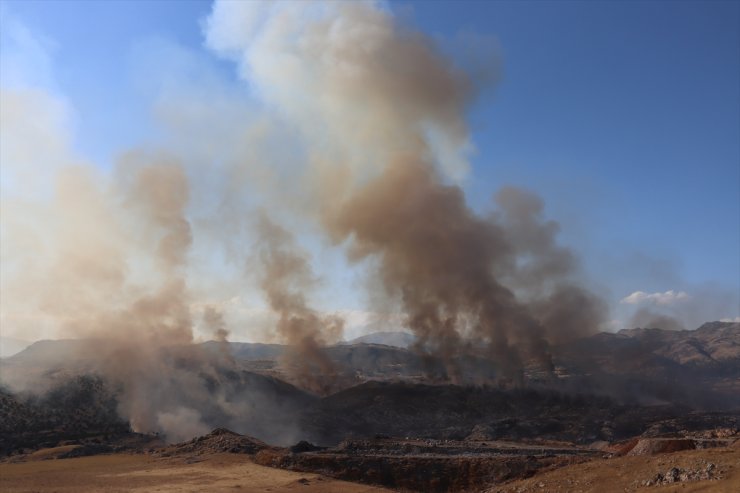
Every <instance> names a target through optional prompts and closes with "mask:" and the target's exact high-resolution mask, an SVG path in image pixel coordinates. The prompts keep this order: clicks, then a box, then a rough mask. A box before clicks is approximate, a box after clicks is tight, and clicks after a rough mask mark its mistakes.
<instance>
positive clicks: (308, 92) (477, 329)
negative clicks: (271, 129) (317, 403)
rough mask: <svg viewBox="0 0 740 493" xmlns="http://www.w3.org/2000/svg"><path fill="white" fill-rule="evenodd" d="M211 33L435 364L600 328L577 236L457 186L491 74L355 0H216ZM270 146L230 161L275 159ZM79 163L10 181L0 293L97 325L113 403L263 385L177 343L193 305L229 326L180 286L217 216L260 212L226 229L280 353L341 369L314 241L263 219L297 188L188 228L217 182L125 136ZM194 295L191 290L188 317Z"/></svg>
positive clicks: (330, 221)
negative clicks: (478, 204)
mask: <svg viewBox="0 0 740 493" xmlns="http://www.w3.org/2000/svg"><path fill="white" fill-rule="evenodd" d="M205 34H206V37H207V42H208V45H209V46H210V47H211V48H212V49H214V50H216V51H217V52H218V53H220V54H223V55H225V56H228V57H231V58H233V59H235V60H236V61H237V62H238V63H239V68H240V74H241V75H242V76H243V77H244V79H245V80H246V82H247V83H248V84H250V85H251V86H252V88H253V89H254V94H255V95H257V96H258V97H259V98H260V101H261V103H262V104H263V108H264V111H266V112H269V113H270V114H271V115H272V116H273V117H274V118H275V119H276V120H278V121H280V123H281V125H285V126H286V127H287V128H290V129H292V130H293V131H294V133H286V135H295V136H296V138H295V142H294V141H290V142H285V146H286V147H291V148H295V149H297V150H299V151H300V152H296V154H297V155H298V156H299V157H297V158H296V161H295V162H294V163H293V164H292V166H293V168H291V170H292V171H294V172H293V173H292V174H291V175H290V176H291V178H292V179H294V180H299V181H300V183H301V187H300V188H301V189H302V190H303V192H304V193H305V195H306V197H305V200H304V204H303V205H305V207H304V208H303V209H302V210H300V211H292V213H293V217H292V219H293V220H294V221H303V222H304V223H310V224H311V227H315V228H318V229H319V230H320V232H321V234H322V235H323V236H324V237H325V238H326V239H328V240H329V241H331V242H333V244H334V245H335V246H337V247H338V248H341V249H343V251H344V252H346V256H347V258H348V259H349V260H350V261H351V262H355V263H358V264H362V265H363V266H367V267H368V269H369V275H370V276H371V277H372V280H373V281H377V282H374V283H372V285H373V286H381V287H382V290H383V294H384V296H385V297H387V299H389V300H392V301H393V302H396V303H398V304H399V305H400V307H401V309H402V311H403V314H404V316H405V323H406V325H407V326H408V328H410V329H411V330H413V331H414V333H415V334H416V336H417V338H418V344H417V350H419V351H421V352H424V353H428V354H429V355H430V356H432V357H434V358H440V359H441V360H442V361H443V362H444V365H445V368H446V371H447V377H448V378H450V379H453V380H458V381H464V380H465V375H464V374H462V372H461V370H460V368H459V365H458V361H459V359H460V358H464V357H465V356H468V355H471V354H474V355H476V356H483V357H485V358H487V359H489V360H491V361H492V362H493V363H494V365H495V366H496V367H497V368H498V370H499V371H500V373H501V374H502V375H507V376H511V377H518V376H519V375H520V373H521V371H522V368H523V365H524V364H525V362H528V361H532V360H534V361H536V362H538V363H539V364H540V365H541V366H542V367H544V368H549V367H550V366H551V361H550V350H549V348H550V346H551V345H552V344H553V343H562V342H564V341H567V340H568V339H570V338H573V337H576V336H579V335H583V334H585V333H588V332H589V331H595V330H596V329H597V328H598V327H599V324H600V323H601V320H602V313H603V307H602V304H601V302H600V301H599V300H597V299H596V298H595V297H594V296H593V295H591V294H589V293H588V292H587V291H585V290H583V289H582V288H580V287H579V286H578V285H577V283H576V274H577V272H576V271H577V261H576V259H575V256H574V254H573V253H572V252H570V251H569V250H567V249H565V248H563V247H561V246H559V245H558V244H557V242H556V240H555V237H556V234H557V232H558V226H557V224H556V223H554V222H552V221H547V220H545V219H544V218H543V204H542V202H541V200H540V199H539V198H538V197H536V196H535V195H533V194H531V193H529V192H526V191H522V190H519V189H514V188H505V189H503V190H501V191H500V192H499V194H498V195H496V198H495V205H496V208H495V211H494V212H492V213H490V214H489V215H487V216H483V215H481V214H479V213H476V212H475V211H473V210H472V209H471V208H470V206H469V205H468V204H467V202H466V198H465V195H464V192H463V189H462V186H461V185H460V183H461V181H462V180H463V179H464V176H465V174H466V172H467V170H468V161H467V157H468V156H469V154H470V153H471V152H472V150H473V147H472V143H471V141H470V136H469V132H468V128H467V125H466V122H465V112H466V110H467V108H468V106H469V104H470V103H471V102H472V101H473V99H474V97H475V93H476V89H477V88H478V87H480V86H481V85H482V84H483V83H484V82H485V81H481V80H475V79H474V78H472V77H471V76H469V75H466V73H465V72H464V71H463V70H461V69H460V68H459V67H458V66H456V65H455V63H454V61H451V60H449V59H447V58H445V57H444V56H443V55H442V54H441V52H440V51H439V49H438V48H437V47H436V46H435V44H434V43H433V42H432V41H431V40H430V39H429V38H427V37H426V36H424V35H423V34H421V33H419V32H416V31H413V30H411V29H409V28H408V27H406V26H404V25H402V24H400V23H399V22H398V21H397V20H396V19H395V18H394V17H393V16H392V15H391V13H390V12H389V11H388V10H387V9H386V8H384V7H383V6H382V5H379V4H376V3H369V2H368V3H365V2H363V3H359V2H344V3H342V2H330V3H316V2H299V3H291V4H284V3H258V2H228V1H218V2H216V4H215V5H214V9H213V12H212V14H211V16H210V17H209V19H208V20H207V23H206V33H205ZM491 63H493V64H494V65H495V61H492V62H491ZM489 72H490V71H487V70H481V71H477V72H476V73H485V74H488V73H489ZM4 101H5V99H4ZM13 109H14V111H15V110H16V109H17V108H16V107H13ZM36 137H38V136H36ZM24 139H28V140H29V141H33V140H34V139H35V137H33V136H31V137H29V136H25V137H24ZM204 147H207V146H204ZM234 147H235V148H237V147H239V146H238V145H236V144H235V146H234ZM68 151H69V150H67V151H65V152H68ZM278 151H280V149H276V150H275V152H278ZM29 152H32V149H31V150H29ZM225 152H228V150H227V151H225ZM234 152H237V151H234ZM267 152H268V155H267V156H259V157H260V158H264V159H258V158H257V157H253V159H252V160H250V162H248V163H247V164H246V165H245V166H249V167H252V168H255V169H269V167H270V165H271V161H270V159H269V158H270V156H269V150H268V151H267ZM71 154H72V153H71V152H70V155H71ZM17 155H18V156H22V155H24V153H22V152H21V153H18V154H17ZM237 157H238V156H237ZM58 159H59V158H58ZM234 161H239V159H234ZM75 162H76V158H75V157H73V156H70V158H69V159H67V160H66V162H64V163H63V164H62V165H61V166H59V167H57V168H56V169H55V172H54V173H50V174H49V175H50V177H51V178H50V180H49V181H50V182H51V183H52V189H53V190H54V193H53V194H51V195H50V196H45V195H44V194H43V193H42V194H41V196H40V198H39V197H36V199H38V204H37V203H32V202H29V200H27V199H28V198H27V197H23V198H22V199H19V198H17V197H16V195H17V192H18V190H10V193H9V194H7V195H5V194H4V197H3V207H2V224H3V236H4V237H5V238H10V240H9V241H6V242H4V243H6V245H3V261H4V265H5V260H6V259H7V258H9V259H10V261H11V264H12V267H11V268H10V272H9V275H7V276H3V277H4V279H3V298H4V303H3V305H4V308H5V307H9V306H12V308H13V309H18V308H19V307H23V308H27V309H28V312H32V313H43V314H44V315H45V316H47V317H48V318H49V319H51V320H53V321H54V323H55V324H56V328H58V329H60V330H61V334H64V335H67V336H70V335H74V336H78V337H79V336H84V337H96V338H97V340H98V341H100V340H105V341H107V342H106V343H105V345H106V347H105V350H104V351H103V350H101V348H99V347H96V348H91V353H96V352H97V353H100V354H99V355H98V356H99V360H98V362H97V365H96V369H97V370H99V371H100V372H101V373H103V374H104V375H105V376H107V377H108V378H109V379H110V380H112V381H114V382H115V383H116V384H117V385H119V386H120V388H121V392H122V393H121V400H120V403H121V408H120V411H121V414H122V415H123V416H124V417H126V418H127V419H129V420H130V422H131V423H132V425H133V426H134V428H135V429H136V430H139V431H155V430H160V431H163V432H165V433H168V434H170V435H171V436H173V437H178V438H185V437H187V435H189V434H192V433H199V432H201V431H202V430H204V429H205V428H206V425H208V426H211V425H214V424H216V423H221V422H223V421H228V422H229V424H230V425H231V426H233V427H234V428H235V429H237V430H238V431H248V430H249V428H248V425H247V424H245V423H254V422H255V421H249V420H250V419H252V420H254V419H256V418H255V416H257V415H258V414H259V413H257V412H256V411H255V410H254V409H255V406H257V401H258V400H260V399H269V398H268V397H263V396H262V395H258V394H249V395H246V396H242V397H238V398H234V395H237V393H236V391H237V390H239V389H242V387H240V386H239V385H241V383H244V382H241V380H239V379H237V383H234V381H233V380H229V378H227V377H226V376H225V375H227V374H230V375H231V376H232V377H233V376H234V375H235V374H238V372H236V370H235V369H234V361H233V360H231V359H230V358H228V357H226V356H224V355H221V356H218V355H216V356H214V355H212V354H206V353H205V352H203V350H202V349H198V346H196V345H193V344H192V343H193V342H194V328H195V325H196V321H198V320H200V321H202V323H203V325H204V327H205V329H206V331H207V332H208V333H210V334H214V335H215V337H216V338H217V339H219V340H221V341H225V340H226V337H227V335H228V332H229V330H230V328H229V327H228V325H227V323H226V320H227V318H226V317H224V314H223V313H222V312H220V311H219V310H217V309H216V308H215V307H213V306H210V305H209V304H208V301H207V300H201V299H195V298H194V287H195V286H196V285H197V284H198V283H205V282H206V280H203V279H201V278H196V277H195V276H194V275H193V272H195V271H196V270H197V271H198V272H202V271H203V270H204V268H205V267H207V266H208V265H210V262H211V258H210V257H209V253H210V252H207V253H203V251H200V250H199V251H196V250H195V249H194V248H193V245H194V244H195V242H196V241H197V239H198V234H202V233H203V231H207V234H209V235H213V236H214V238H215V240H214V243H222V244H230V241H231V234H232V233H231V231H228V230H227V229H228V228H225V227H224V228H221V227H218V225H219V224H220V221H222V220H223V221H225V222H226V223H227V224H235V223H238V220H236V221H232V219H233V218H237V219H241V220H242V221H243V222H248V219H249V218H253V217H257V218H258V219H257V227H256V228H254V229H253V231H252V234H253V236H254V237H255V241H254V243H253V245H254V248H253V251H251V252H247V253H244V251H247V250H249V247H250V245H247V244H245V245H242V250H243V251H242V252H235V253H233V255H232V257H233V258H229V262H230V264H232V265H237V266H243V265H245V259H246V258H248V257H254V258H256V259H257V260H258V268H257V269H254V270H253V271H251V270H249V269H246V268H245V269H244V270H246V271H247V273H248V276H249V278H248V279H245V280H244V282H245V284H246V283H249V282H252V283H256V285H257V286H258V287H259V289H260V290H261V293H262V294H263V295H264V298H265V301H266V302H267V304H268V305H269V308H270V309H271V310H272V311H273V312H274V313H275V315H276V319H277V320H276V323H275V325H274V327H272V329H273V332H274V333H275V334H276V335H277V337H278V338H279V339H280V340H281V341H282V342H286V343H287V344H289V345H290V346H291V348H292V349H291V351H289V352H288V356H287V357H288V360H287V361H285V362H284V364H285V365H286V368H288V369H289V370H290V371H293V372H294V373H293V376H294V378H296V379H297V380H301V379H303V383H304V384H305V385H307V386H309V387H311V388H314V389H315V390H319V391H320V390H322V389H321V384H320V381H319V380H317V379H316V378H314V377H316V376H317V375H319V376H320V375H322V374H331V373H334V372H335V371H336V369H335V368H334V367H333V365H332V364H331V362H330V360H329V359H328V358H327V356H326V355H325V354H324V352H323V351H322V346H324V345H325V344H327V343H330V342H333V341H335V340H336V339H338V337H339V336H340V335H341V330H342V327H343V322H342V320H341V318H339V317H337V316H334V315H325V314H323V313H321V312H319V311H318V310H316V309H314V308H312V307H311V304H310V299H311V293H310V291H311V290H312V289H313V288H314V286H315V283H314V282H313V273H312V268H311V264H310V259H309V257H308V256H307V255H306V254H304V253H303V252H302V251H301V249H300V247H299V245H298V243H299V240H300V238H297V237H294V235H293V234H292V233H291V232H290V231H288V230H286V229H284V228H282V227H280V226H278V224H277V223H276V222H275V221H273V220H272V219H271V218H274V217H276V216H275V215H274V214H273V209H280V204H283V203H284V202H288V201H289V200H290V199H291V198H292V197H289V193H290V192H288V191H286V190H289V188H286V189H279V188H276V189H275V190H272V189H269V190H262V191H261V193H259V194H258V193H257V192H256V191H255V190H250V189H245V190H244V191H243V193H244V194H250V193H254V196H255V197H260V200H263V202H264V203H261V204H258V207H259V208H260V209H261V210H263V211H265V212H264V213H262V214H256V216H255V210H254V209H255V208H254V207H252V205H251V204H250V206H246V205H244V204H245V203H248V201H244V202H240V201H235V202H233V203H228V204H226V205H227V206H228V207H223V208H215V209H214V213H213V216H212V217H207V218H205V219H204V218H202V217H200V219H201V220H204V221H205V222H210V223H211V224H215V225H216V226H213V227H211V228H209V229H198V228H197V227H196V226H195V224H196V223H195V221H194V220H193V216H195V215H197V214H198V213H202V211H193V210H191V207H192V206H193V204H194V201H193V197H194V196H200V195H201V194H204V193H206V192H209V193H212V194H220V193H221V192H223V196H224V197H231V196H232V195H233V190H231V189H228V190H226V189H225V190H223V191H217V192H213V191H212V190H211V189H207V188H206V185H205V184H204V182H203V181H202V180H199V179H194V178H193V170H192V169H188V168H187V167H186V166H185V165H184V164H182V163H181V162H179V161H178V160H177V159H175V158H172V157H171V156H169V155H168V154H166V153H162V154H158V153H151V154H150V153H145V152H143V151H138V152H131V153H129V154H126V155H124V156H123V157H122V158H121V159H120V160H119V162H118V164H117V167H116V171H115V172H113V173H111V174H110V175H105V174H104V173H102V172H100V171H98V170H97V168H96V167H95V166H90V165H86V164H80V163H78V164H74V165H70V163H75ZM21 164H23V163H21ZM240 165H244V163H240ZM208 169H209V172H222V171H224V170H220V169H219V168H218V167H213V168H208ZM225 172H226V174H228V173H231V172H233V170H226V171H225ZM229 176H231V175H229ZM224 181H225V182H228V181H229V180H228V178H227V179H225V180H224ZM231 185H232V184H231V183H227V185H225V188H228V187H230V186H231ZM258 186H259V185H255V188H257V187H258ZM6 197H8V199H7V200H6ZM226 210H228V216H229V217H228V218H227V217H226V215H227V213H226V212H225V211H226ZM282 212H283V213H285V210H282ZM227 219H228V221H226V220H227ZM7 243H9V244H7ZM237 250H238V249H237ZM224 251H232V252H233V251H234V250H229V249H224ZM204 266H205V267H204ZM375 267H377V268H375ZM213 275H214V276H215V277H217V276H218V273H214V274H213ZM318 275H319V276H321V275H322V273H321V272H319V273H318ZM207 281H208V282H211V283H212V282H213V280H212V279H208V280H207ZM194 306H205V307H206V308H205V311H204V312H203V313H202V314H201V317H200V318H198V317H196V313H195V310H194V308H193V307H194ZM29 323H33V321H31V322H29ZM97 344H100V343H99V342H98V343H97ZM103 354H104V356H102V355H103ZM234 378H235V377H234ZM239 378H241V379H243V378H246V377H244V376H243V375H242V376H241V377H239ZM239 382H241V383H239ZM244 385H246V383H245V384H244ZM229 392H231V393H229ZM267 407H269V406H267ZM260 409H261V411H260V413H262V414H266V415H271V416H274V419H278V418H277V417H278V416H281V413H279V412H276V411H275V408H271V412H265V410H264V408H260ZM234 423H236V425H234Z"/></svg>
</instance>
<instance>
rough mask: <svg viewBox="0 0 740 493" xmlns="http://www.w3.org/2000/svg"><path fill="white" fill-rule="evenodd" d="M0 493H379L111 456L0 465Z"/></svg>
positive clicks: (216, 458) (302, 478)
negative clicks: (210, 492)
mask: <svg viewBox="0 0 740 493" xmlns="http://www.w3.org/2000/svg"><path fill="white" fill-rule="evenodd" d="M0 490H1V491H3V492H7V493H16V492H18V493H20V492H30V491H38V492H51V491H54V492H59V493H64V492H70V493H71V492H75V493H76V492H105V493H113V492H118V491H141V492H154V491H158V492H162V493H167V492H175V491H177V492H188V491H193V492H196V491H197V492H200V491H206V490H207V491H216V492H218V491H229V492H233V491H239V492H244V493H257V492H260V493H261V492H272V493H281V492H292V491H301V492H305V493H311V492H315V493H319V492H326V493H333V492H336V493H339V492H347V493H376V492H377V493H380V492H383V491H389V490H385V489H382V488H378V487H372V486H366V485H360V484H353V483H347V482H344V481H339V480H336V479H331V478H327V477H325V476H321V475H317V474H306V473H297V472H291V471H284V470H280V469H273V468H269V467H264V466H260V465H257V464H254V463H253V462H251V461H249V460H248V459H247V458H246V457H245V456H244V455H235V454H214V455H210V456H200V457H197V458H188V457H176V458H174V457H173V458H156V457H151V456H149V455H141V454H139V455H134V454H116V455H100V456H95V457H80V458H76V459H59V460H31V461H27V462H22V463H14V464H11V463H4V464H0Z"/></svg>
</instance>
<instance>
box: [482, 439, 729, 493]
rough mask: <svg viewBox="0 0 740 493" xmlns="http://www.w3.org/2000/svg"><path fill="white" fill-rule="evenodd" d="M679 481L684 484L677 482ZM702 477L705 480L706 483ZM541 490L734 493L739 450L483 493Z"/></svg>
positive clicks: (594, 466) (621, 462)
mask: <svg viewBox="0 0 740 493" xmlns="http://www.w3.org/2000/svg"><path fill="white" fill-rule="evenodd" d="M674 470H675V471H676V472H675V473H674V474H675V475H676V480H673V479H672V478H670V479H669V480H666V478H668V477H670V476H671V472H672V471H674ZM707 471H710V474H706V472H707ZM702 473H703V474H702ZM682 476H683V477H684V478H685V479H684V480H681V479H682ZM686 476H689V477H686ZM692 476H704V479H693V478H692ZM707 476H710V477H711V478H709V479H708V478H707ZM656 478H659V479H662V480H663V481H658V483H659V484H656ZM648 482H650V483H649V484H648ZM544 491H546V492H553V493H555V492H568V493H575V492H581V493H588V492H595V493H624V492H634V491H637V492H645V493H649V492H651V491H656V492H660V493H669V492H678V491H681V492H687V491H691V492H704V493H730V492H736V491H740V448H738V447H737V446H735V447H731V448H716V449H705V450H690V451H683V452H675V453H670V454H660V455H655V456H639V457H635V456H632V457H629V456H628V457H618V458H611V459H601V460H594V461H590V462H586V463H581V464H574V465H571V466H566V467H563V468H560V469H555V470H552V471H548V472H544V473H540V474H537V475H535V476H533V477H531V478H529V479H524V480H519V481H514V482H510V483H507V484H505V485H501V486H497V487H492V488H490V489H489V490H487V493H515V492H516V493H531V492H544Z"/></svg>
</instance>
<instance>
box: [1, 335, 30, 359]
mask: <svg viewBox="0 0 740 493" xmlns="http://www.w3.org/2000/svg"><path fill="white" fill-rule="evenodd" d="M30 345H31V341H24V340H21V339H15V338H13V337H0V358H7V357H9V356H13V355H14V354H17V353H20V352H21V351H23V350H24V349H26V348H27V347H28V346H30Z"/></svg>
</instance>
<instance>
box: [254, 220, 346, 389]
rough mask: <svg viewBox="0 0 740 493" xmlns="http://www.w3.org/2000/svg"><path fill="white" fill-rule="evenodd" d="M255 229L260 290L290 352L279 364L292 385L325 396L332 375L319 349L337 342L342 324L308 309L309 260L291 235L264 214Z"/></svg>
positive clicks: (311, 281) (311, 280) (330, 365)
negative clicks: (284, 369) (256, 231)
mask: <svg viewBox="0 0 740 493" xmlns="http://www.w3.org/2000/svg"><path fill="white" fill-rule="evenodd" d="M257 229H258V232H259V238H260V249H259V257H260V260H261V263H262V266H263V274H262V278H261V280H260V286H261V287H262V289H263V291H264V293H265V295H266V296H267V299H268V301H269V303H270V308H272V310H274V311H275V313H277V314H278V317H279V318H278V322H277V326H276V330H277V333H278V336H279V337H280V338H281V339H282V341H283V342H284V343H286V344H287V345H288V346H289V348H288V352H287V353H286V356H287V361H285V362H284V363H285V364H286V365H287V370H288V371H289V374H290V375H291V377H292V379H293V380H295V381H298V382H299V383H301V384H302V386H303V387H306V388H309V389H311V390H314V391H317V392H325V391H326V390H327V388H325V387H324V385H325V384H322V377H331V376H332V375H333V374H335V373H336V371H337V369H336V368H335V365H334V363H333V362H332V361H331V359H330V358H329V356H328V355H327V354H326V353H325V352H324V351H323V349H322V347H323V346H325V345H326V344H327V342H332V343H334V342H337V341H338V340H339V339H340V338H341V336H342V331H343V329H344V320H343V319H342V318H341V317H338V316H336V315H328V316H323V315H321V314H319V313H318V312H316V310H313V309H311V308H310V306H308V303H307V301H306V295H305V293H307V292H309V291H310V290H311V288H312V287H313V286H314V284H315V282H314V281H315V280H314V278H313V275H312V273H311V267H310V264H309V262H308V258H307V257H306V256H305V254H302V253H301V252H300V251H299V250H298V249H297V246H296V244H295V241H294V240H293V237H292V235H291V234H290V232H288V231H287V230H285V229H283V228H281V227H280V226H278V225H277V224H275V223H274V222H272V221H271V220H270V219H269V218H268V217H267V216H266V215H265V214H262V215H260V217H259V224H258V228H257Z"/></svg>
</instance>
